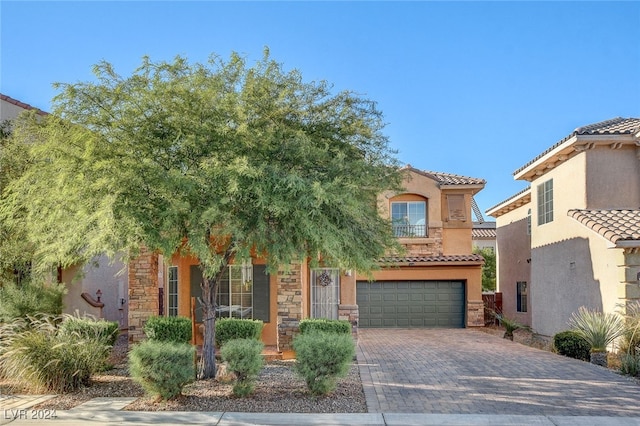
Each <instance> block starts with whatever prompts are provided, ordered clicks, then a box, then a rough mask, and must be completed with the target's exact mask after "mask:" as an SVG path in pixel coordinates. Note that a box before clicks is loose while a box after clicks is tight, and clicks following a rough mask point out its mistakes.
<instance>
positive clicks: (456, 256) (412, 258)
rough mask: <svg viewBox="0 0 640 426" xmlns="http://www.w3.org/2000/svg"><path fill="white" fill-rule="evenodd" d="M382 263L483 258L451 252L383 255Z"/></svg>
mask: <svg viewBox="0 0 640 426" xmlns="http://www.w3.org/2000/svg"><path fill="white" fill-rule="evenodd" d="M380 261H381V262H382V263H395V264H398V263H399V264H408V263H435V262H482V261H484V258H483V257H482V256H481V255H479V254H453V255H440V256H407V257H393V256H392V257H384V258H382V259H380Z"/></svg>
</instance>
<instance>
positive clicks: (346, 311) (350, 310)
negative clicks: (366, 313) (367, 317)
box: [338, 305, 360, 342]
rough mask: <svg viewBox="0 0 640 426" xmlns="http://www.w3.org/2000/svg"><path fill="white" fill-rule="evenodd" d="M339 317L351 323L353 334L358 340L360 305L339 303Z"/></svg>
mask: <svg viewBox="0 0 640 426" xmlns="http://www.w3.org/2000/svg"><path fill="white" fill-rule="evenodd" d="M338 319H339V320H347V321H349V322H350V323H351V336H352V337H353V338H354V340H355V341H356V342H357V341H358V321H359V320H360V311H359V309H358V305H338Z"/></svg>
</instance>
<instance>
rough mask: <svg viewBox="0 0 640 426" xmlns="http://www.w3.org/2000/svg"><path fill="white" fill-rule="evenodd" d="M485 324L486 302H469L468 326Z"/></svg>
mask: <svg viewBox="0 0 640 426" xmlns="http://www.w3.org/2000/svg"><path fill="white" fill-rule="evenodd" d="M483 326H484V303H483V302H482V300H469V301H468V302H467V327H483Z"/></svg>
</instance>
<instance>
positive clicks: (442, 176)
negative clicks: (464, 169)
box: [424, 170, 487, 185]
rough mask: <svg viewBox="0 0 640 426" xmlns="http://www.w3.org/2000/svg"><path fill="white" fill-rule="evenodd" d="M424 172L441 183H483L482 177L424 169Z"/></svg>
mask: <svg viewBox="0 0 640 426" xmlns="http://www.w3.org/2000/svg"><path fill="white" fill-rule="evenodd" d="M424 173H426V174H428V175H430V176H432V177H433V178H435V180H436V181H438V183H440V184H442V185H484V184H485V183H487V182H486V181H485V180H484V179H480V178H474V177H469V176H461V175H455V174H453V173H442V172H432V171H429V170H425V171H424Z"/></svg>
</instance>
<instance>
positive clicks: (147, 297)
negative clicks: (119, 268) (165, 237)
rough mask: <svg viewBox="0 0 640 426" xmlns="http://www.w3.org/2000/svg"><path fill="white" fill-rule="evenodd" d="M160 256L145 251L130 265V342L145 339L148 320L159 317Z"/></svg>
mask: <svg viewBox="0 0 640 426" xmlns="http://www.w3.org/2000/svg"><path fill="white" fill-rule="evenodd" d="M159 297H160V296H159V291H158V255H157V254H154V253H150V252H148V251H147V250H145V249H143V250H142V251H141V254H140V256H138V257H137V258H135V259H134V260H132V261H131V262H130V263H129V341H130V342H139V341H140V340H142V339H144V333H143V331H142V328H143V327H144V324H145V323H146V322H147V319H148V318H149V317H150V316H152V315H158V306H159Z"/></svg>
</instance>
